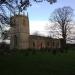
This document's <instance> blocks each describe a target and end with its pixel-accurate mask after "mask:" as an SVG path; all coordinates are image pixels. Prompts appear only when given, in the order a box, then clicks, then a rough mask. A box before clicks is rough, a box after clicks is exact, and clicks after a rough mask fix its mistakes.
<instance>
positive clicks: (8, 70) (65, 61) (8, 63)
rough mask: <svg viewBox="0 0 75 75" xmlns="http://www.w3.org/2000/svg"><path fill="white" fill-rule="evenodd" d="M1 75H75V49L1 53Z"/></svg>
mask: <svg viewBox="0 0 75 75" xmlns="http://www.w3.org/2000/svg"><path fill="white" fill-rule="evenodd" d="M0 75H75V51H69V52H68V53H62V54H61V53H57V54H56V55H53V54H52V53H47V52H46V53H37V54H34V55H33V54H31V53H29V55H28V56H26V55H25V53H23V54H22V53H21V54H20V53H19V54H16V55H5V56H4V55H0Z"/></svg>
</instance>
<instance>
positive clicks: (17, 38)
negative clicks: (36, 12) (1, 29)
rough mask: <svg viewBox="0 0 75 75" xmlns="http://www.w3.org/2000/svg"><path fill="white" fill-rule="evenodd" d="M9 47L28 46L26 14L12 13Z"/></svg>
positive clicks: (27, 20)
mask: <svg viewBox="0 0 75 75" xmlns="http://www.w3.org/2000/svg"><path fill="white" fill-rule="evenodd" d="M10 25H11V29H10V35H11V39H10V49H14V48H15V49H27V48H29V18H28V15H27V16H25V15H14V16H12V17H11V18H10Z"/></svg>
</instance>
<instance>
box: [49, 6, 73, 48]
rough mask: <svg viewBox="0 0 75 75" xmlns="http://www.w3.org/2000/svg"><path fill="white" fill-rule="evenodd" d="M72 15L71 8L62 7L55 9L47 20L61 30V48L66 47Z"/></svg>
mask: <svg viewBox="0 0 75 75" xmlns="http://www.w3.org/2000/svg"><path fill="white" fill-rule="evenodd" d="M72 15H73V9H72V8H71V7H63V8H58V9H56V10H55V11H54V12H53V13H52V15H51V17H50V19H49V20H50V21H52V22H54V24H55V25H56V26H57V27H58V29H60V30H61V36H62V38H63V39H62V46H63V48H65V47H66V39H67V35H68V34H69V32H70V29H71V27H70V25H71V24H70V23H71V22H72Z"/></svg>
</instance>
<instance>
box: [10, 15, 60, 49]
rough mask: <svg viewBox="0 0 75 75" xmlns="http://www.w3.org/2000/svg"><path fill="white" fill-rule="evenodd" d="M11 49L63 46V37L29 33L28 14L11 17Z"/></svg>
mask: <svg viewBox="0 0 75 75" xmlns="http://www.w3.org/2000/svg"><path fill="white" fill-rule="evenodd" d="M10 26H11V29H10V37H11V38H10V49H14V48H16V49H41V48H61V39H57V38H55V39H54V38H50V37H44V36H37V35H30V34H29V17H28V15H14V16H12V17H11V18H10Z"/></svg>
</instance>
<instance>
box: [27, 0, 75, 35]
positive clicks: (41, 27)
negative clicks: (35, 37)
mask: <svg viewBox="0 0 75 75" xmlns="http://www.w3.org/2000/svg"><path fill="white" fill-rule="evenodd" d="M64 6H70V7H71V8H73V9H74V13H75V0H57V2H56V3H54V4H52V5H50V4H49V3H48V2H46V1H45V2H43V3H40V4H39V3H37V4H36V3H34V2H32V6H31V7H29V8H28V9H27V11H28V13H29V21H30V33H31V34H32V33H34V32H35V31H40V32H41V33H43V32H45V26H47V23H48V19H49V16H50V14H51V13H52V12H53V11H54V10H55V9H57V8H61V7H64Z"/></svg>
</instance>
